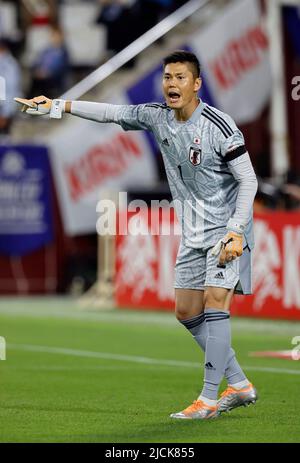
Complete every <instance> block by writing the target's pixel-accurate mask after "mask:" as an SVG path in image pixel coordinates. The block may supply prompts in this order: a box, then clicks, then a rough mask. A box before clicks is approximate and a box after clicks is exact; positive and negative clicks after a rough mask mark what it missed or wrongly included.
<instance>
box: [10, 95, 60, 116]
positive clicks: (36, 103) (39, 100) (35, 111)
mask: <svg viewBox="0 0 300 463" xmlns="http://www.w3.org/2000/svg"><path fill="white" fill-rule="evenodd" d="M14 100H15V101H16V102H17V103H20V104H21V105H22V109H21V111H22V112H25V113H26V114H30V115H31V116H44V115H45V114H49V113H50V111H51V106H52V100H50V98H47V97H46V96H44V95H40V96H36V97H35V98H31V99H30V100H27V99H26V98H14Z"/></svg>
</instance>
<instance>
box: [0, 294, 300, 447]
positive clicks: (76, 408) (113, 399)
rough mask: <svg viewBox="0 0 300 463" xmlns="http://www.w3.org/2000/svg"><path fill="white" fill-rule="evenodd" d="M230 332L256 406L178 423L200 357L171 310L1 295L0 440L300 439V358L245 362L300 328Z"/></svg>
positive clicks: (287, 344) (246, 325)
mask: <svg viewBox="0 0 300 463" xmlns="http://www.w3.org/2000/svg"><path fill="white" fill-rule="evenodd" d="M232 332H233V336H232V337H233V347H234V348H235V350H236V352H237V354H238V359H239V361H240V363H241V365H242V366H243V367H244V369H245V372H246V373H247V375H248V377H249V379H250V380H251V381H252V382H253V383H254V384H255V386H256V387H257V389H258V392H259V401H258V402H257V404H256V405H255V406H250V407H248V408H244V407H243V408H239V409H236V410H233V411H232V412H230V413H228V414H223V415H222V416H221V417H220V418H218V419H215V420H208V421H181V420H178V421H175V420H171V419H170V418H169V414H170V413H171V412H174V411H178V410H181V409H182V408H185V407H186V406H187V405H189V404H190V403H191V402H192V401H193V400H194V399H196V397H197V395H198V393H199V391H200V389H201V385H202V378H203V370H202V363H203V354H202V353H201V352H200V350H199V348H198V347H197V345H196V343H195V342H194V341H193V340H192V338H191V336H190V335H189V333H188V332H187V331H186V330H185V329H184V328H183V327H182V326H180V325H179V323H178V322H176V320H175V318H174V316H173V314H169V313H156V312H146V313H141V312H137V311H129V310H128V311H124V310H113V311H101V312H87V311H82V310H79V309H78V307H77V305H76V301H72V300H70V299H62V298H61V299H58V298H56V299H46V298H37V299H21V298H20V299H14V298H12V299H9V298H7V299H3V298H2V300H1V302H0V336H3V337H4V338H5V339H6V343H7V354H6V356H7V358H6V360H5V361H0V391H1V392H0V429H1V431H0V442H106V443H121V442H122V443H127V442H136V443H143V442H152V443H161V442H162V443H163V442H166V443H191V442H192V443H196V442H300V400H299V399H300V361H287V360H279V359H262V358H254V357H249V352H251V351H256V350H277V349H278V350H279V349H284V350H286V349H291V348H292V347H293V346H292V344H291V340H292V338H293V337H294V336H300V323H289V322H284V321H277V322H275V321H259V320H250V319H241V318H240V319H234V318H233V319H232ZM224 386H225V383H222V387H221V389H220V390H222V389H223V388H224Z"/></svg>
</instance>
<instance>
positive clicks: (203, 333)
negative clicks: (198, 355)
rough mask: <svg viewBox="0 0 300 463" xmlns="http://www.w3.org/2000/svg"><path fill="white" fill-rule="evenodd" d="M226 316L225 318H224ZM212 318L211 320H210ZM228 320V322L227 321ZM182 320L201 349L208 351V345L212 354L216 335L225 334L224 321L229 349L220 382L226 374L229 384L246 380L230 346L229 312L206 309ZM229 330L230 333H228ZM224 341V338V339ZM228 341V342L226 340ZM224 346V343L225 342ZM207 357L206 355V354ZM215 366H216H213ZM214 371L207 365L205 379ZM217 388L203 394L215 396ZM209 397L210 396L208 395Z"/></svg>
mask: <svg viewBox="0 0 300 463" xmlns="http://www.w3.org/2000/svg"><path fill="white" fill-rule="evenodd" d="M223 317H224V318H223ZM208 320H210V321H208ZM226 320H227V321H228V323H227V322H226ZM180 322H181V323H182V324H183V325H184V326H185V327H186V328H187V329H188V330H189V331H190V333H191V334H192V336H193V337H194V338H195V340H196V342H197V343H198V345H199V346H200V347H201V349H202V350H203V351H204V352H205V351H206V348H207V346H208V347H209V354H211V353H212V352H211V349H213V348H214V347H213V346H214V339H213V338H214V337H218V336H219V335H218V333H219V332H220V331H221V333H220V334H221V338H222V337H223V334H222V331H223V328H222V327H223V323H224V335H225V336H226V334H225V332H227V335H228V334H229V350H228V349H227V347H225V349H227V357H226V360H225V365H224V367H223V371H222V373H221V379H220V381H219V383H220V382H221V380H222V377H223V375H224V376H225V378H226V380H227V381H228V383H229V384H231V385H233V384H235V383H238V382H240V381H245V380H246V376H245V374H244V373H243V370H242V369H241V367H240V365H239V364H238V362H237V360H236V357H235V352H234V350H233V349H232V348H231V347H230V337H231V336H230V327H229V330H228V327H227V328H225V326H227V325H228V326H229V322H230V319H229V314H228V312H224V311H221V310H218V309H206V310H205V313H202V314H200V315H197V316H196V317H193V318H189V319H187V320H180ZM213 325H215V326H216V328H217V333H216V334H217V336H215V333H214V331H215V328H214V327H213ZM209 331H210V339H209V343H208V345H207V340H208V337H209V336H208V332H209ZM228 331H229V333H228ZM211 332H213V335H212V334H211ZM223 342H224V340H223ZM226 343H227V342H226ZM217 346H218V348H220V340H219V341H218V342H217V343H216V346H215V347H216V349H217ZM223 347H224V344H223ZM205 358H206V356H205ZM208 362H210V360H207V361H205V364H207V363H208ZM210 363H212V362H210ZM213 368H215V367H213ZM224 368H225V372H224ZM209 371H210V372H211V373H212V372H214V371H215V370H209V365H207V367H206V368H205V372H206V375H205V379H206V376H207V375H208V378H211V377H212V376H214V375H212V374H209V373H208V372H209ZM219 383H218V385H217V387H218V386H219ZM214 384H216V383H214ZM207 387H208V388H210V386H209V381H207ZM215 390H216V387H215V386H213V392H214V393H213V394H209V393H206V394H204V391H203V392H202V395H205V396H206V397H207V398H210V397H211V396H212V395H213V396H215V395H216V394H215ZM207 394H208V395H209V397H208V395H207Z"/></svg>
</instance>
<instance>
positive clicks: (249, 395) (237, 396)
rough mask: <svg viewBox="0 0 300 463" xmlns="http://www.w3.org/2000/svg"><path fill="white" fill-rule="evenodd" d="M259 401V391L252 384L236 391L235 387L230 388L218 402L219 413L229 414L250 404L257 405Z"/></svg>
mask: <svg viewBox="0 0 300 463" xmlns="http://www.w3.org/2000/svg"><path fill="white" fill-rule="evenodd" d="M257 399H258V395H257V391H256V389H255V387H254V386H253V385H252V384H251V383H249V384H248V385H247V386H245V387H243V388H242V389H235V388H234V387H233V386H228V388H227V389H226V390H225V391H224V392H223V393H222V394H221V397H220V399H219V400H218V403H217V407H218V412H219V413H222V412H229V411H230V410H233V409H234V408H237V407H241V406H242V405H243V406H244V407H247V406H248V405H250V404H255V402H256V401H257Z"/></svg>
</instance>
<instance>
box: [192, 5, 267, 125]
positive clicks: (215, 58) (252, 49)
mask: <svg viewBox="0 0 300 463" xmlns="http://www.w3.org/2000/svg"><path fill="white" fill-rule="evenodd" d="M189 45H190V46H191V47H192V49H193V51H194V52H195V53H196V55H197V56H198V57H199V59H200V62H201V67H202V69H203V74H204V78H205V79H206V82H207V84H208V86H209V89H210V91H211V94H212V95H211V96H212V98H213V100H214V102H215V105H216V107H217V108H219V109H221V110H222V111H224V112H226V113H228V114H230V115H231V116H232V117H233V119H234V120H235V121H236V122H237V123H239V124H243V123H247V122H251V121H252V120H254V119H255V118H256V117H257V116H258V115H259V113H260V112H261V110H262V109H263V107H264V106H265V104H266V103H267V101H268V99H269V96H270V88H271V86H270V82H271V72H270V64H269V47H268V38H267V36H266V32H265V29H264V27H263V24H262V14H261V9H260V6H259V2H258V0H237V1H236V2H234V3H233V4H232V5H230V6H228V7H227V8H226V9H224V10H223V11H222V13H220V16H219V17H217V18H216V19H215V20H214V21H213V22H212V23H211V24H210V25H209V26H208V27H206V28H205V29H204V30H203V31H201V32H199V33H198V34H196V35H195V36H194V37H193V38H192V39H191V40H190V41H189Z"/></svg>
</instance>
